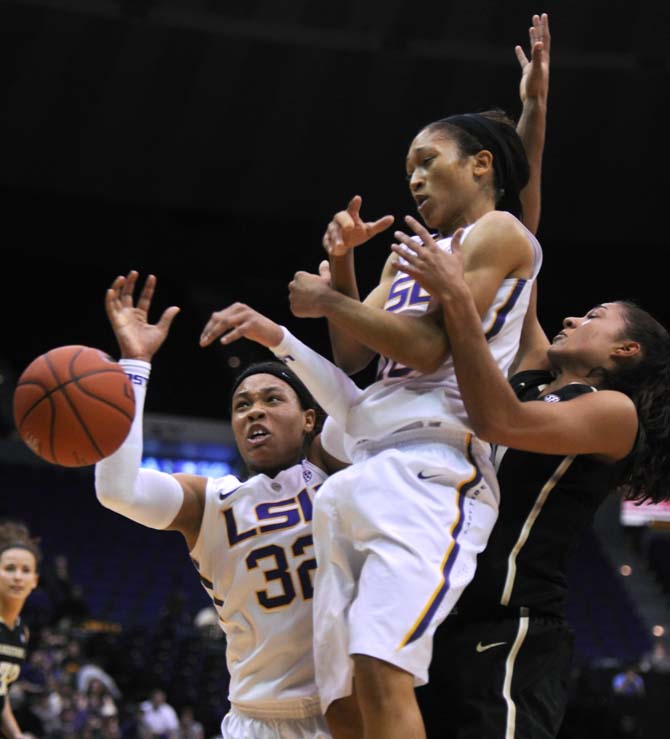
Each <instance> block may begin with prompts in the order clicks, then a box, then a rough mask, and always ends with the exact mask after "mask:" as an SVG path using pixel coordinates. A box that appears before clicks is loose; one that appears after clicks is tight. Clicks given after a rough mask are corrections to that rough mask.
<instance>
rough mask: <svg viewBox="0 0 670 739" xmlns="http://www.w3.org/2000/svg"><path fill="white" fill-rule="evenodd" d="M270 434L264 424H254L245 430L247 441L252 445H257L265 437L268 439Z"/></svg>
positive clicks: (264, 439)
mask: <svg viewBox="0 0 670 739" xmlns="http://www.w3.org/2000/svg"><path fill="white" fill-rule="evenodd" d="M270 436H271V434H270V432H269V431H268V430H267V429H266V428H265V427H264V426H260V425H258V424H255V425H253V426H251V427H250V428H249V431H248V432H247V441H248V442H249V443H250V444H251V445H252V446H259V445H260V444H262V443H263V442H264V441H266V439H269V438H270Z"/></svg>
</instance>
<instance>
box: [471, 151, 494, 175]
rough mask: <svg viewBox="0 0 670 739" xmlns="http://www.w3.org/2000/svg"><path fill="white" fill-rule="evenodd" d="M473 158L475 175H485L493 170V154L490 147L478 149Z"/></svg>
mask: <svg viewBox="0 0 670 739" xmlns="http://www.w3.org/2000/svg"><path fill="white" fill-rule="evenodd" d="M472 158H473V174H474V175H475V177H483V176H484V175H485V174H487V173H488V172H493V154H491V152H490V151H489V150H488V149H482V150H481V151H478V152H477V153H476V154H473V155H472Z"/></svg>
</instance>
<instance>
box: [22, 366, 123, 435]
mask: <svg viewBox="0 0 670 739" xmlns="http://www.w3.org/2000/svg"><path fill="white" fill-rule="evenodd" d="M49 369H50V370H51V373H52V374H53V375H54V378H55V379H56V382H60V380H59V378H58V376H57V375H56V374H55V373H54V371H53V368H52V367H51V366H49ZM110 372H111V373H113V374H116V375H118V374H122V373H121V372H119V370H115V369H105V370H92V371H91V372H85V373H83V374H81V375H77V376H76V377H71V378H70V379H69V380H65V382H63V383H62V384H61V385H58V387H56V388H53V389H52V390H47V386H46V385H45V384H44V383H42V382H38V381H37V380H23V381H22V382H19V383H18V384H17V385H16V389H17V390H18V389H19V388H20V387H25V386H27V385H37V387H39V388H42V390H44V395H42V396H41V397H40V398H39V399H38V400H36V401H35V402H34V403H33V404H32V405H31V406H30V408H28V410H27V411H26V412H25V413H24V414H23V418H22V419H21V420H20V421H19V424H18V425H19V428H20V427H21V426H23V422H24V421H25V420H26V418H28V416H29V415H30V414H31V413H32V412H33V411H34V410H35V408H37V406H38V405H39V404H40V403H41V402H42V401H43V400H45V399H46V398H50V397H51V396H52V395H53V394H54V393H57V392H58V391H59V390H60V389H61V388H63V387H65V386H66V385H70V384H71V383H73V382H74V383H78V381H79V380H83V379H85V378H87V377H92V376H93V375H103V374H108V373H110ZM123 374H125V372H123ZM77 387H79V385H78V384H77ZM79 389H80V390H81V391H82V392H85V391H84V389H83V388H81V387H80V388H79ZM94 397H95V396H94ZM96 400H100V401H103V400H104V399H103V398H96ZM112 407H113V408H115V407H116V406H112ZM117 410H118V411H119V413H122V414H123V415H124V416H126V418H129V419H132V416H130V415H126V413H125V412H124V411H122V410H121V409H120V408H117Z"/></svg>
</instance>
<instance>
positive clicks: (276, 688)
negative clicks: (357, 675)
mask: <svg viewBox="0 0 670 739" xmlns="http://www.w3.org/2000/svg"><path fill="white" fill-rule="evenodd" d="M326 478H327V475H326V473H325V472H323V471H322V470H321V469H319V468H318V467H316V466H315V465H313V464H311V463H310V462H308V461H306V460H303V461H302V462H301V463H300V464H296V465H294V466H293V467H290V468H289V469H287V470H283V471H281V472H279V474H277V475H276V477H273V478H270V477H268V476H267V475H264V474H258V475H254V476H253V477H251V478H250V479H249V480H247V481H245V482H241V481H240V480H238V479H237V478H236V477H233V476H232V475H227V476H225V477H221V478H217V479H213V478H209V479H208V481H207V492H206V502H205V511H204V514H203V519H202V524H201V528H200V534H199V536H198V540H197V542H196V544H195V546H194V547H193V550H192V551H191V553H190V554H191V558H192V560H193V563H194V565H195V567H196V569H197V570H198V573H199V575H200V580H201V582H202V584H203V586H204V588H205V590H206V592H207V593H208V595H209V596H210V597H211V599H212V602H213V603H214V606H215V608H216V611H217V613H218V616H219V623H220V625H221V628H222V629H223V631H224V633H225V634H226V639H227V651H226V660H227V665H228V672H229V673H230V701H231V704H232V705H234V706H235V707H236V708H238V709H239V710H242V711H244V712H245V713H247V714H248V715H252V716H255V717H257V718H260V719H265V718H268V719H270V718H305V717H309V716H313V715H317V714H319V713H320V708H319V699H318V695H317V689H316V684H315V681H314V658H313V646H312V580H313V574H314V572H313V571H314V569H315V567H316V561H315V559H314V551H313V546H312V505H313V501H314V496H315V494H316V491H317V490H318V488H319V487H320V486H321V484H322V483H323V482H324V481H325V480H326Z"/></svg>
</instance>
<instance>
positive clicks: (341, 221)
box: [329, 210, 355, 229]
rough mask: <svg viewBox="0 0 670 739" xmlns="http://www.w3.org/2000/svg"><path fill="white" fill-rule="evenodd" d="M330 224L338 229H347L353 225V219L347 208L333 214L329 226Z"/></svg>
mask: <svg viewBox="0 0 670 739" xmlns="http://www.w3.org/2000/svg"><path fill="white" fill-rule="evenodd" d="M331 225H334V226H335V227H336V228H339V229H347V228H353V227H354V225H355V221H354V218H353V216H352V215H351V213H349V211H348V210H341V211H340V212H339V213H335V215H334V216H333V220H332V221H331V222H330V224H329V228H330V226H331Z"/></svg>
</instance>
